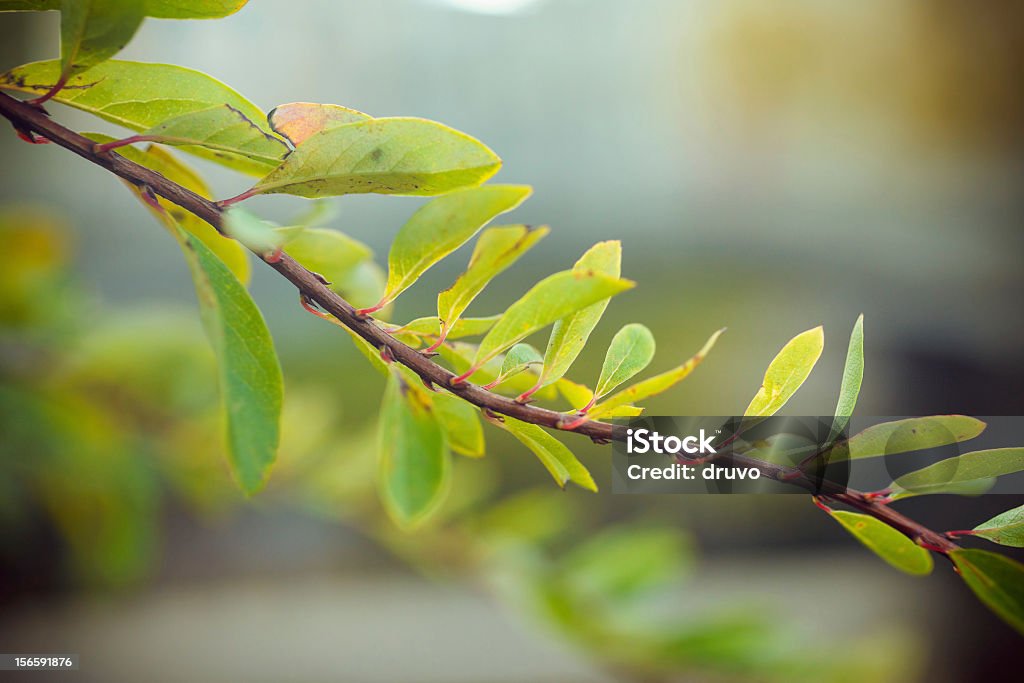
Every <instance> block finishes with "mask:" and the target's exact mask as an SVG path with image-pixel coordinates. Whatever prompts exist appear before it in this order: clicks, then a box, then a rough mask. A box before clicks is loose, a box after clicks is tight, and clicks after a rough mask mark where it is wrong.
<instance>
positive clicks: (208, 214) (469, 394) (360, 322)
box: [0, 93, 958, 553]
mask: <svg viewBox="0 0 1024 683" xmlns="http://www.w3.org/2000/svg"><path fill="white" fill-rule="evenodd" d="M0 114H2V115H3V116H4V117H5V118H7V119H8V120H9V121H11V123H12V124H14V126H15V128H16V129H17V130H18V131H22V132H24V131H30V132H33V133H36V134H38V135H41V136H42V137H44V138H46V139H48V140H50V141H51V142H53V143H54V144H57V145H60V146H61V147H64V148H65V149H68V150H70V151H72V152H74V153H75V154H77V155H79V156H80V157H83V158H84V159H86V160H88V161H90V162H92V163H93V164H96V165H97V166H101V167H102V168H105V169H107V170H108V171H110V172H111V173H114V174H115V175H117V176H119V177H121V178H123V179H124V180H126V181H128V182H129V183H132V184H133V185H135V186H137V187H145V188H148V189H149V190H151V191H152V192H153V193H155V194H157V195H159V196H161V197H163V198H164V199H166V200H168V201H170V202H172V203H174V204H177V205H178V206H180V207H181V208H183V209H185V210H186V211H189V212H190V213H193V214H195V215H196V216H198V217H199V218H201V219H202V220H204V221H206V222H207V223H209V224H210V225H212V226H213V227H214V228H216V229H217V231H218V232H221V233H223V229H222V226H221V219H222V216H223V209H222V208H221V205H218V204H217V203H215V202H212V201H210V200H208V199H205V198H203V197H200V196H199V195H197V194H195V193H194V192H192V191H190V190H188V189H186V188H184V187H182V186H181V185H178V184H177V183H175V182H172V181H170V180H168V179H167V178H165V177H164V176H162V175H160V174H159V173H156V172H155V171H152V170H150V169H148V168H146V167H144V166H140V165H139V164H136V163H134V162H132V161H129V160H128V159H126V158H124V157H122V156H121V155H119V154H116V153H113V152H111V151H104V150H103V148H102V147H101V146H100V145H97V144H96V143H94V142H93V141H91V140H89V139H88V138H85V137H82V136H81V135H79V134H78V133H75V132H74V131H72V130H69V129H68V128H65V127H64V126H62V125H60V124H59V123H57V122H55V121H53V120H52V119H51V118H50V117H49V116H47V115H46V114H45V113H44V112H43V111H42V110H41V109H40V108H37V107H33V106H32V105H30V104H28V103H25V102H22V101H19V100H17V99H15V98H13V97H10V96H9V95H7V94H5V93H0ZM243 194H244V193H243ZM221 204H223V202H222V203H221ZM257 256H258V257H259V258H260V259H261V260H263V261H264V263H267V264H268V265H269V266H270V267H271V268H273V269H274V270H276V271H277V272H278V273H280V274H281V275H282V276H283V277H284V278H285V279H286V280H288V281H289V282H291V283H292V284H293V285H295V287H296V288H297V289H298V290H299V292H300V294H301V295H302V296H303V297H305V298H307V299H309V300H311V301H313V302H315V303H316V304H317V305H318V306H320V307H321V308H322V309H323V310H324V311H326V312H328V313H330V314H331V315H332V316H334V317H335V318H337V319H338V321H340V322H341V324H342V325H344V326H345V327H347V328H348V329H350V330H352V331H353V332H354V333H356V334H357V335H359V336H360V337H362V338H363V339H364V340H366V341H367V342H369V343H370V345H372V346H373V348H375V349H381V351H382V353H386V354H387V355H388V356H389V357H390V358H391V359H393V361H394V362H397V363H400V364H402V365H404V366H405V367H407V368H409V369H410V370H412V371H413V372H414V373H416V374H417V375H419V377H420V378H421V379H422V380H423V382H424V383H426V384H427V385H428V386H430V385H431V384H433V385H436V386H439V387H443V388H445V389H446V390H448V391H449V392H451V393H452V394H454V395H456V396H459V397H460V398H462V399H464V400H466V401H468V402H470V403H472V404H473V405H475V406H477V407H479V408H481V409H483V410H484V411H485V414H493V413H499V414H502V415H508V416H509V417H513V418H515V419H517V420H522V421H523V422H529V423H531V424H535V425H540V426H542V427H548V428H550V429H563V430H565V418H566V416H565V415H564V414H563V413H559V412H556V411H554V410H548V409H546V408H540V407H537V406H534V405H530V404H527V403H520V402H518V401H516V400H514V399H511V398H506V397H505V396H501V395H499V394H495V393H492V392H490V391H487V390H486V389H484V388H482V387H479V386H476V385H474V384H470V383H469V382H466V381H459V382H454V381H453V380H455V379H457V378H456V376H455V374H454V373H452V372H450V371H448V370H447V369H445V368H443V367H441V366H440V365H438V364H437V363H434V362H433V361H432V360H430V359H429V358H428V357H426V356H424V355H423V354H422V353H420V352H419V351H416V350H415V349H413V348H411V347H409V346H406V345H405V344H403V343H402V342H400V341H399V340H397V339H395V338H394V337H393V336H391V335H390V334H388V333H387V331H385V330H384V329H383V328H382V327H381V326H380V325H379V324H378V323H377V322H376V321H375V320H374V319H373V318H370V317H368V316H365V315H360V314H359V313H358V312H357V311H356V309H355V308H354V307H353V306H352V305H351V304H350V303H348V301H346V300H345V299H343V298H342V297H341V296H340V295H338V294H337V293H336V292H334V291H333V290H331V289H329V288H328V287H327V285H326V284H324V282H323V278H322V277H320V276H317V274H316V273H313V272H312V271H310V270H307V269H306V268H304V267H303V266H302V265H301V264H299V262H298V261H296V260H295V259H293V258H292V257H291V256H289V255H288V254H287V253H280V254H274V255H272V256H271V255H260V254H257ZM566 431H572V432H574V433H577V434H582V435H584V436H588V437H590V438H591V439H592V440H594V441H595V442H598V443H607V442H609V441H613V440H615V441H624V440H625V438H626V435H625V428H624V427H620V426H618V425H612V424H609V423H607V422H598V421H586V422H583V423H581V424H579V425H578V426H575V425H574V428H573V429H571V430H566ZM723 456H724V457H722V458H720V461H724V462H732V463H733V464H736V465H743V466H745V467H754V468H756V469H758V470H760V471H761V476H764V477H766V478H768V479H773V480H775V481H784V482H786V483H789V484H793V485H796V486H799V487H801V488H803V489H805V490H807V491H809V492H812V493H818V494H819V495H821V496H822V497H824V498H827V499H830V500H834V501H838V502H841V503H845V504H846V505H848V506H850V507H852V508H854V509H857V510H860V511H861V512H864V513H865V514H869V515H871V516H873V517H875V518H877V519H879V520H881V521H883V522H885V523H886V524H888V525H889V526H891V527H893V528H894V529H897V530H898V531H900V532H901V533H903V534H905V535H907V536H908V537H910V538H911V539H913V540H914V541H915V542H917V543H919V544H921V545H922V546H925V547H929V548H931V549H934V550H937V551H938V552H941V553H948V552H950V551H951V550H956V549H957V548H958V546H957V545H956V544H955V543H953V542H952V541H951V540H949V539H948V538H947V537H945V536H944V535H942V534H939V533H937V532H935V531H932V530H931V529H928V528H927V527H924V526H923V525H921V524H919V523H917V522H915V521H914V520H912V519H909V518H908V517H906V516H904V515H902V514H900V513H898V512H896V511H895V510H893V509H892V508H890V507H889V506H887V505H884V504H881V503H878V502H876V501H875V500H873V499H871V498H870V497H869V496H868V495H867V494H864V493H861V492H859V491H853V490H849V489H845V488H842V487H839V486H838V485H834V486H833V487H832V488H829V487H828V486H827V483H826V485H825V490H819V489H820V488H821V487H820V486H819V484H818V483H817V482H815V481H813V480H812V479H810V478H809V477H807V476H806V475H805V474H803V473H802V472H799V471H795V470H794V468H788V467H782V466H779V465H775V464H772V463H766V462H763V461H760V460H755V459H752V458H747V457H745V456H742V455H735V454H723Z"/></svg>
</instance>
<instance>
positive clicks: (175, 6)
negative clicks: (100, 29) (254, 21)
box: [145, 0, 249, 19]
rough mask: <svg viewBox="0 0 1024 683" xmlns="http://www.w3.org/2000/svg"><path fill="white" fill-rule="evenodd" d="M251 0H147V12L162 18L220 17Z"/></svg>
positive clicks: (235, 10) (236, 9)
mask: <svg viewBox="0 0 1024 683" xmlns="http://www.w3.org/2000/svg"><path fill="white" fill-rule="evenodd" d="M248 1H249V0H145V5H146V14H148V15H149V16H151V17H157V18H160V19H219V18H221V17H226V16H228V15H230V14H234V13H235V12H237V11H238V10H240V9H242V8H243V7H244V6H245V3H247V2H248Z"/></svg>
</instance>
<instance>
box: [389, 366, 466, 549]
mask: <svg viewBox="0 0 1024 683" xmlns="http://www.w3.org/2000/svg"><path fill="white" fill-rule="evenodd" d="M378 454H379V463H380V474H379V486H380V491H381V498H382V499H383V500H384V506H385V508H386V509H387V510H388V513H389V514H390V515H391V517H392V518H393V519H394V521H395V522H396V523H397V524H398V525H399V526H401V527H402V528H405V529H411V528H413V527H416V526H418V525H419V524H422V523H423V522H424V521H426V519H427V518H428V517H430V515H431V514H433V513H434V512H435V511H436V510H437V508H438V507H440V505H441V502H442V501H443V500H444V497H445V494H446V493H447V489H448V480H449V477H450V472H451V459H450V456H449V453H448V445H447V444H446V443H445V435H444V429H443V428H442V427H441V422H440V420H439V419H438V416H437V413H436V412H435V410H434V408H433V406H432V405H431V404H430V401H429V397H428V396H426V395H425V394H424V393H423V392H421V391H419V390H416V389H414V388H413V387H411V386H408V385H406V384H405V382H404V381H403V380H402V378H401V377H399V376H398V375H397V374H395V373H392V374H391V376H390V377H389V378H388V384H387V389H386V390H385V392H384V401H383V404H382V405H381V411H380V429H379V432H378Z"/></svg>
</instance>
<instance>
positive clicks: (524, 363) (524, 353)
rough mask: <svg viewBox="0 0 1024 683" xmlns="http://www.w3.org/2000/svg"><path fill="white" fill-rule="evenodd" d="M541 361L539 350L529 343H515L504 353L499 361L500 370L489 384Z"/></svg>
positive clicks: (503, 380)
mask: <svg viewBox="0 0 1024 683" xmlns="http://www.w3.org/2000/svg"><path fill="white" fill-rule="evenodd" d="M543 363H544V357H543V356H541V355H540V351H538V350H537V349H535V348H533V347H532V346H530V345H529V344H516V345H515V346H513V347H512V348H511V349H509V350H508V353H506V354H505V359H504V360H503V361H502V362H501V371H500V372H499V373H498V377H497V378H496V379H495V380H494V381H493V382H492V383H491V385H489V386H496V385H498V384H502V383H504V382H505V381H506V380H508V379H511V378H512V377H515V376H516V375H518V374H519V373H521V372H526V371H527V370H529V369H530V368H531V367H535V366H538V365H541V364H543Z"/></svg>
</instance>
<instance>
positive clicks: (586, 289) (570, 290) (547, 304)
mask: <svg viewBox="0 0 1024 683" xmlns="http://www.w3.org/2000/svg"><path fill="white" fill-rule="evenodd" d="M633 285H634V283H633V282H631V281H629V280H620V279H618V278H612V277H608V276H606V275H599V274H597V273H594V272H584V271H578V270H566V271H562V272H561V273H555V274H554V275H550V276H548V277H546V278H544V279H543V280H541V281H540V282H538V283H537V284H536V285H534V286H533V288H531V289H530V291H528V292H527V293H526V294H524V295H523V296H522V298H521V299H519V300H518V301H516V302H515V303H514V304H512V305H511V306H510V307H509V308H508V310H507V311H505V315H504V316H502V318H501V320H499V321H498V323H497V324H496V325H495V326H494V327H492V328H491V331H490V332H488V333H487V336H486V337H484V339H483V341H482V342H480V348H479V349H478V350H477V354H476V357H475V358H474V359H473V367H479V366H480V365H482V364H483V363H485V362H487V361H488V360H490V359H491V358H494V357H495V356H497V355H498V354H499V353H501V352H502V351H504V350H505V349H507V348H510V347H511V346H513V345H515V344H517V343H518V342H520V341H522V340H523V339H525V338H526V337H528V336H529V335H530V334H532V333H534V332H536V331H537V330H540V329H542V328H544V327H546V326H548V325H550V324H551V323H553V322H555V321H556V320H561V319H562V318H565V317H566V316H569V315H572V314H573V313H575V312H576V311H579V310H581V309H583V308H586V307H587V306H590V305H592V304H594V303H597V302H599V301H602V300H605V299H607V298H609V297H611V296H614V295H616V294H618V293H620V292H623V291H625V290H627V289H629V288H631V287H633Z"/></svg>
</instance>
